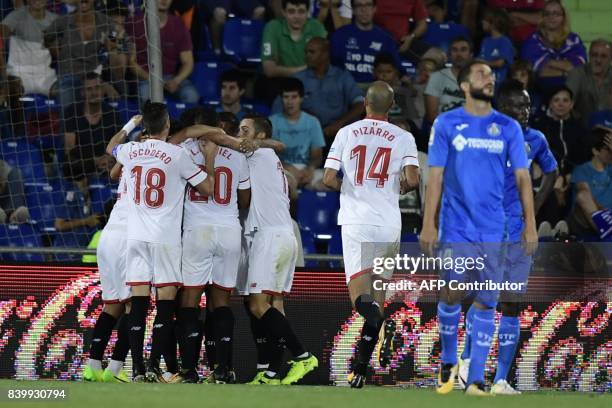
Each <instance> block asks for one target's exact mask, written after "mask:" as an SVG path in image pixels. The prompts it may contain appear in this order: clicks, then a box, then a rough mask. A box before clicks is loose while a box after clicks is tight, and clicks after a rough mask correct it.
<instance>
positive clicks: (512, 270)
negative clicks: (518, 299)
mask: <svg viewBox="0 0 612 408" xmlns="http://www.w3.org/2000/svg"><path fill="white" fill-rule="evenodd" d="M524 227H525V225H524V224H523V220H522V218H521V217H520V216H519V217H513V216H509V217H508V218H507V220H506V233H505V236H506V243H505V245H504V277H503V279H502V281H503V282H511V283H517V284H522V285H519V289H517V290H511V291H510V292H513V293H525V292H526V291H527V280H528V279H529V272H530V271H531V265H532V261H533V257H532V256H530V255H527V254H526V253H525V249H524V247H523V244H522V242H521V234H522V233H523V228H524Z"/></svg>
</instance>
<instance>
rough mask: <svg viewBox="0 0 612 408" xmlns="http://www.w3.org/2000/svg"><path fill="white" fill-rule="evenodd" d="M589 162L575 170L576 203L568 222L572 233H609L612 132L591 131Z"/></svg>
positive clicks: (611, 219)
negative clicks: (590, 156)
mask: <svg viewBox="0 0 612 408" xmlns="http://www.w3.org/2000/svg"><path fill="white" fill-rule="evenodd" d="M592 139H593V140H592V142H591V143H592V149H591V153H592V159H591V161H588V162H586V163H584V164H582V165H580V166H578V167H576V168H575V169H574V171H573V172H572V184H573V186H574V190H575V197H576V203H575V207H574V211H573V212H572V214H571V215H570V217H569V219H568V224H569V226H570V230H571V231H572V232H573V233H574V234H592V233H594V232H596V233H598V235H599V236H600V238H601V239H605V238H606V237H607V236H609V235H610V234H612V131H611V130H610V129H601V128H600V129H595V130H594V131H593V132H592Z"/></svg>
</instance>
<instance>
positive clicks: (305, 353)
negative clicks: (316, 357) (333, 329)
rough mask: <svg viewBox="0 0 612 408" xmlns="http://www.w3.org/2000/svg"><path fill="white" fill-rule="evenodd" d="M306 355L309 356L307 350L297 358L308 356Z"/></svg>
mask: <svg viewBox="0 0 612 408" xmlns="http://www.w3.org/2000/svg"><path fill="white" fill-rule="evenodd" d="M306 357H308V352H307V351H306V352H304V353H302V354H300V355H299V356H297V357H296V358H306Z"/></svg>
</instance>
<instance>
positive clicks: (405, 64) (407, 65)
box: [400, 61, 416, 78]
mask: <svg viewBox="0 0 612 408" xmlns="http://www.w3.org/2000/svg"><path fill="white" fill-rule="evenodd" d="M401 66H402V70H401V72H400V74H401V75H407V76H409V77H410V78H414V76H415V75H416V67H415V66H414V64H413V63H412V62H409V61H402V63H401Z"/></svg>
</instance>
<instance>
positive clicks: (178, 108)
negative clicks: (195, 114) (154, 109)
mask: <svg viewBox="0 0 612 408" xmlns="http://www.w3.org/2000/svg"><path fill="white" fill-rule="evenodd" d="M165 103H166V108H167V109H168V115H170V118H171V119H176V120H178V119H180V117H181V115H182V114H183V112H185V111H186V110H187V109H190V108H193V107H194V106H196V105H195V104H193V103H184V102H180V101H177V100H174V99H170V98H166V100H165Z"/></svg>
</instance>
